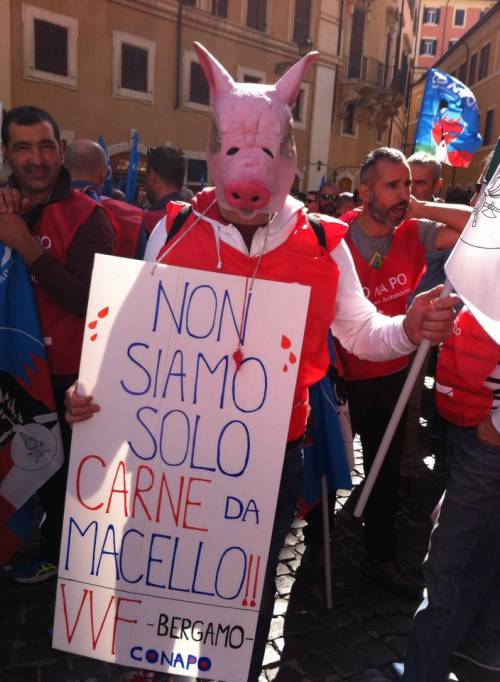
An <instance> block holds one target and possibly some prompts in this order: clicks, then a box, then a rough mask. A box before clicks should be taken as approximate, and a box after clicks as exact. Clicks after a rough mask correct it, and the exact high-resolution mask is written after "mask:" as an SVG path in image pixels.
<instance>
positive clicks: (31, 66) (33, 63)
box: [23, 5, 78, 87]
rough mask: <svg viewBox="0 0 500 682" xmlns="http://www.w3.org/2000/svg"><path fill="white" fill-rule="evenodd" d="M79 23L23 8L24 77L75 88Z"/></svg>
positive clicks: (62, 15)
mask: <svg viewBox="0 0 500 682" xmlns="http://www.w3.org/2000/svg"><path fill="white" fill-rule="evenodd" d="M77 41H78V20H77V19H75V18H74V17H68V16H66V15H64V14H57V13H56V12H49V11H48V10H44V9H40V8H39V7H33V6H32V5H23V58H24V76H25V78H29V79H37V80H38V79H40V80H45V81H47V80H48V81H51V82H55V83H59V84H61V85H65V86H69V87H76V64H77Z"/></svg>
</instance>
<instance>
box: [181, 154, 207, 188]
mask: <svg viewBox="0 0 500 682" xmlns="http://www.w3.org/2000/svg"><path fill="white" fill-rule="evenodd" d="M191 153H194V152H191ZM186 162H187V163H186V166H187V167H186V187H187V188H188V189H190V190H191V191H192V192H194V193H195V194H196V192H199V191H200V190H201V189H203V188H204V187H206V185H207V181H208V176H207V162H206V160H205V159H193V158H189V157H188V156H186Z"/></svg>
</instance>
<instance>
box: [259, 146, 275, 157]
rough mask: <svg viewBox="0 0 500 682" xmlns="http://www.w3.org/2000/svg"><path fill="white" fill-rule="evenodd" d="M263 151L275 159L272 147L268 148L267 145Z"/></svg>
mask: <svg viewBox="0 0 500 682" xmlns="http://www.w3.org/2000/svg"><path fill="white" fill-rule="evenodd" d="M262 151H263V152H264V154H267V155H268V156H270V157H271V159H274V154H273V153H272V151H271V150H270V149H268V148H267V147H264V148H263V149H262Z"/></svg>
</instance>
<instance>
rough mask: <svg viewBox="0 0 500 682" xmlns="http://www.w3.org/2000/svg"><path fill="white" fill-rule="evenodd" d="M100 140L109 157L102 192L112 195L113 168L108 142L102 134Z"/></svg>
mask: <svg viewBox="0 0 500 682" xmlns="http://www.w3.org/2000/svg"><path fill="white" fill-rule="evenodd" d="M98 142H99V144H100V146H101V147H102V148H103V149H104V151H105V152H106V156H107V157H108V172H107V173H106V180H104V185H103V186H102V189H101V193H102V194H104V195H105V196H107V197H110V196H111V192H112V190H113V171H112V169H111V159H110V158H109V153H108V148H107V147H106V143H105V142H104V138H103V136H102V135H99V139H98Z"/></svg>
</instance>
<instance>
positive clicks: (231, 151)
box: [226, 147, 240, 156]
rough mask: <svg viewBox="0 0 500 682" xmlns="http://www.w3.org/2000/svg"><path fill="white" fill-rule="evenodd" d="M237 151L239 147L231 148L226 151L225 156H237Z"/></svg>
mask: <svg viewBox="0 0 500 682" xmlns="http://www.w3.org/2000/svg"><path fill="white" fill-rule="evenodd" d="M239 151H240V148H239V147H231V149H228V150H227V152H226V154H227V156H234V155H235V154H237V153H238V152H239Z"/></svg>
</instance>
